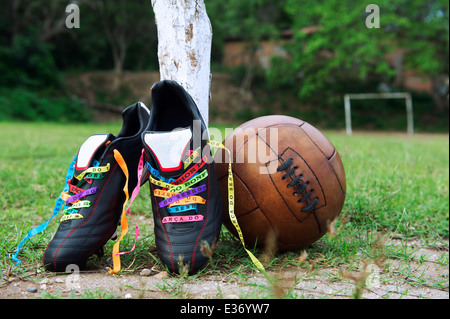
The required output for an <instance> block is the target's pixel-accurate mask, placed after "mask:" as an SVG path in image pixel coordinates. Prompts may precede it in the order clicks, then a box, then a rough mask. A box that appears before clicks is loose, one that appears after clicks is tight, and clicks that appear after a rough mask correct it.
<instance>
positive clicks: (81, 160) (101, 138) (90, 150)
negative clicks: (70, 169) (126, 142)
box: [75, 134, 113, 175]
mask: <svg viewBox="0 0 450 319" xmlns="http://www.w3.org/2000/svg"><path fill="white" fill-rule="evenodd" d="M112 139H113V136H112V134H95V135H92V136H90V137H89V138H88V139H87V140H86V141H85V142H84V143H83V145H81V147H80V149H79V150H78V155H77V161H76V163H75V175H77V174H80V173H81V172H83V171H84V170H85V169H87V168H88V167H91V166H93V162H94V160H95V161H100V158H101V155H102V154H103V153H104V150H105V146H106V143H107V142H108V141H111V140H112Z"/></svg>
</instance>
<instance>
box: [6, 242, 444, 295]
mask: <svg viewBox="0 0 450 319" xmlns="http://www.w3.org/2000/svg"><path fill="white" fill-rule="evenodd" d="M393 244H394V245H398V246H399V247H401V243H400V241H397V242H394V243H393ZM409 247H410V248H412V249H414V247H416V250H415V251H414V252H413V253H412V254H411V256H409V258H408V260H399V259H387V260H386V261H385V263H384V264H383V265H381V267H378V268H375V269H372V270H373V272H371V274H370V276H371V281H370V282H369V281H368V278H369V277H367V276H366V279H365V283H364V285H363V287H362V290H361V296H360V297H361V298H364V299H385V298H390V299H398V298H406V299H425V298H430V299H448V298H449V289H448V287H449V284H448V283H449V281H448V275H449V269H448V266H447V265H448V245H441V246H439V245H438V246H435V247H427V246H425V245H421V244H420V243H418V242H412V243H409ZM212 268H214V267H213V266H210V267H209V269H208V270H207V271H206V273H204V274H201V275H199V276H193V277H187V278H181V277H178V276H171V275H169V274H168V273H167V272H165V271H161V270H155V269H140V270H137V271H135V272H133V273H124V274H118V275H111V274H109V273H108V272H107V271H106V270H95V271H89V272H80V273H72V274H54V273H49V272H45V271H42V272H39V271H38V272H37V273H35V274H31V275H29V276H27V278H20V277H18V276H8V274H7V273H6V272H5V271H4V273H3V276H2V278H3V282H2V284H1V286H0V298H2V299H13V298H14V299H37V298H46V297H59V298H123V299H155V298H157V299H161V298H189V299H202V298H219V299H241V298H280V297H284V298H341V299H343V298H345V299H347V298H353V297H354V296H355V291H356V290H357V287H358V282H357V281H358V278H360V277H358V276H359V275H360V270H359V269H353V270H352V271H348V272H347V270H346V269H343V268H339V267H336V266H335V267H326V266H323V265H322V266H320V267H317V268H316V269H313V268H314V267H311V264H307V265H306V266H292V265H285V266H283V267H282V269H275V270H271V271H268V274H267V276H264V275H263V274H261V273H258V272H251V271H249V270H248V269H244V268H242V269H241V270H242V271H234V272H232V273H227V272H226V271H220V272H218V271H217V270H215V269H212ZM360 269H363V265H361V267H360ZM364 269H368V267H367V265H366V267H365V268H364ZM366 271H367V270H366Z"/></svg>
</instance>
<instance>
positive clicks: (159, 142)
mask: <svg viewBox="0 0 450 319" xmlns="http://www.w3.org/2000/svg"><path fill="white" fill-rule="evenodd" d="M191 139H192V131H191V129H190V128H184V129H180V130H176V131H170V132H146V133H145V134H144V142H145V144H146V146H148V148H149V149H150V151H151V152H150V153H151V156H152V157H153V159H154V165H155V166H156V167H155V169H157V170H158V171H159V172H160V173H161V175H163V176H174V175H176V174H179V173H180V172H181V170H182V160H183V155H184V154H185V153H186V148H187V147H189V145H190V141H191Z"/></svg>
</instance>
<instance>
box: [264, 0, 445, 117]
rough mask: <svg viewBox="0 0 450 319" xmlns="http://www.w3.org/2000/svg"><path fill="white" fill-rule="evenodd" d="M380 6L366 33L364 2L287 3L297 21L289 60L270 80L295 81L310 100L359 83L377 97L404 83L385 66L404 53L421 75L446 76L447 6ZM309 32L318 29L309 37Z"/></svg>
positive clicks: (380, 3)
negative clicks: (382, 87)
mask: <svg viewBox="0 0 450 319" xmlns="http://www.w3.org/2000/svg"><path fill="white" fill-rule="evenodd" d="M377 5H378V6H379V8H380V28H379V29H378V28H367V27H366V25H365V21H366V17H367V15H368V13H366V11H365V8H366V6H367V3H364V2H361V1H354V0H347V1H341V0H327V1H306V0H287V1H286V5H285V10H286V12H288V13H289V14H290V15H291V17H292V21H294V23H293V30H294V41H293V42H292V44H291V45H289V47H288V49H289V52H290V56H291V60H290V61H289V62H285V61H278V62H279V63H278V64H276V65H275V66H274V68H273V69H272V73H273V74H272V79H276V78H277V77H279V78H281V79H282V82H283V81H284V82H286V81H292V80H293V79H295V81H296V82H297V83H298V86H299V87H300V89H299V96H300V97H301V98H302V99H306V100H307V99H311V98H313V97H314V96H315V95H317V94H318V93H319V92H320V94H324V95H326V96H328V97H329V98H332V94H333V92H335V93H336V91H339V92H340V90H341V89H342V87H345V89H346V90H347V92H349V91H351V90H352V86H354V85H355V83H357V82H359V83H363V84H364V83H365V84H366V89H371V90H372V91H375V90H376V89H377V87H378V86H379V85H380V84H381V83H386V84H389V85H390V86H394V85H395V84H399V83H401V81H399V77H400V78H401V74H398V76H397V81H395V79H396V77H395V73H396V70H395V69H394V68H393V67H392V66H390V65H389V64H388V62H387V60H386V54H388V53H392V52H393V51H394V50H396V49H403V50H404V52H405V54H404V56H403V61H402V63H404V64H405V66H408V67H411V68H413V69H414V70H416V71H419V72H420V74H421V75H424V76H427V77H430V78H432V79H434V78H436V77H438V78H440V77H442V75H447V76H448V39H449V29H448V2H445V1H441V0H434V1H428V2H426V3H424V2H423V1H420V0H414V1H405V0H399V1H395V2H391V1H386V0H380V1H378V2H377ZM309 26H317V27H318V28H317V30H316V32H313V33H305V32H304V29H303V28H305V27H309ZM444 60H445V61H444ZM286 63H289V67H287V66H285V65H283V64H286ZM276 68H278V69H279V70H282V72H277V69H276ZM433 83H434V82H433ZM340 93H342V92H340ZM444 96H445V94H444ZM339 98H340V96H339ZM437 105H438V106H439V103H437ZM440 107H441V108H442V105H441V106H440ZM447 108H448V98H447Z"/></svg>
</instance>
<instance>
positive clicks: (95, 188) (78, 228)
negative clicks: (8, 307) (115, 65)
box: [44, 102, 149, 271]
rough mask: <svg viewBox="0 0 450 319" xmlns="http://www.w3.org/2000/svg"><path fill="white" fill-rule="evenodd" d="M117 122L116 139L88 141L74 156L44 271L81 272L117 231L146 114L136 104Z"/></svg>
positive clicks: (132, 180)
mask: <svg viewBox="0 0 450 319" xmlns="http://www.w3.org/2000/svg"><path fill="white" fill-rule="evenodd" d="M122 117H123V127H122V129H121V131H120V132H119V134H118V135H117V136H114V135H112V134H95V135H92V136H91V137H89V138H88V139H87V140H86V141H85V142H84V143H83V145H81V147H80V149H79V151H78V154H77V156H76V160H75V163H74V171H73V176H69V178H70V179H69V180H68V183H67V185H66V186H67V187H66V188H67V189H68V190H67V192H63V193H62V199H63V200H64V207H63V216H62V218H61V221H60V225H59V227H58V230H57V231H56V234H55V236H54V237H53V239H52V240H51V242H50V243H49V245H48V247H47V249H46V251H45V253H44V266H45V268H46V269H48V270H51V271H65V269H66V267H67V266H68V265H70V264H75V265H77V266H78V267H79V268H80V269H82V268H84V267H85V266H86V260H87V259H88V257H90V256H91V255H93V254H94V253H97V254H102V252H103V246H104V245H105V244H106V242H107V241H108V240H109V239H111V237H112V236H113V234H114V233H115V231H116V229H117V226H118V223H119V220H120V218H121V215H122V213H123V209H124V203H125V202H126V200H127V198H128V196H129V194H130V192H131V191H132V190H133V189H134V187H135V186H136V184H137V182H138V176H137V168H138V163H139V159H140V157H141V154H142V142H141V135H142V133H143V132H144V131H145V130H146V128H147V126H148V124H149V110H148V109H147V107H146V106H145V105H144V104H143V103H141V102H138V103H136V104H134V105H131V106H129V107H128V108H126V109H125V110H124V111H123V112H122ZM126 192H127V193H128V195H126Z"/></svg>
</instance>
